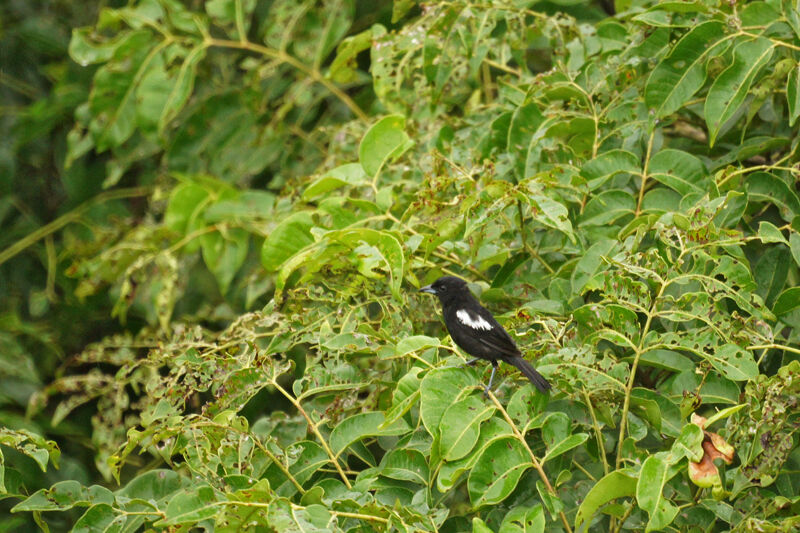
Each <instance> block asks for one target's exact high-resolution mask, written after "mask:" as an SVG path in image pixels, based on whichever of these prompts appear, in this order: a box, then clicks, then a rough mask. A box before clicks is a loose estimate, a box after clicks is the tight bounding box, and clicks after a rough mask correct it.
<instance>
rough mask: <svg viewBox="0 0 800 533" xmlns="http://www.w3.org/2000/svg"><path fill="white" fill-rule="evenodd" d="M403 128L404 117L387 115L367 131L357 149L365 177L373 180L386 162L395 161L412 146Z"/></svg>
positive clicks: (404, 125)
mask: <svg viewBox="0 0 800 533" xmlns="http://www.w3.org/2000/svg"><path fill="white" fill-rule="evenodd" d="M405 128H406V119H405V117H403V116H402V115H389V116H386V117H383V118H382V119H380V120H379V121H378V122H376V123H375V124H373V125H372V126H371V127H370V129H369V130H367V133H365V134H364V138H363V139H361V144H360V145H359V147H358V159H359V161H360V162H361V166H362V167H363V168H364V172H366V174H367V176H370V177H373V178H374V177H375V176H376V175H377V174H378V172H380V170H381V169H382V168H383V167H384V165H386V163H387V162H388V161H390V160H394V159H397V158H398V157H400V156H401V155H403V153H405V152H406V151H407V150H408V149H409V148H411V147H412V146H413V145H414V142H413V141H412V140H411V139H409V137H408V135H407V134H406V132H405Z"/></svg>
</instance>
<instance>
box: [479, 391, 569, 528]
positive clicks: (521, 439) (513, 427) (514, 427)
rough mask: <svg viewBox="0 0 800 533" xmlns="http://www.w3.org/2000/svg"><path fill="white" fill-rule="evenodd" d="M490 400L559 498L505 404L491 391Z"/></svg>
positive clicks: (562, 512)
mask: <svg viewBox="0 0 800 533" xmlns="http://www.w3.org/2000/svg"><path fill="white" fill-rule="evenodd" d="M489 398H491V399H492V402H494V405H495V406H496V407H497V409H498V411H500V413H501V414H502V415H503V418H505V419H506V422H508V425H510V426H511V430H512V431H513V432H514V436H515V437H517V440H519V442H520V443H521V444H522V445H523V446H524V447H525V450H527V452H528V455H529V456H530V458H531V464H533V468H535V469H536V471H537V472H539V477H540V478H541V479H542V481H543V482H544V484H545V486H546V487H547V490H548V491H549V492H550V494H552V495H553V496H555V497H556V498H558V493H557V492H556V490H555V489H554V488H553V485H551V484H550V480H549V479H548V478H547V474H546V473H545V471H544V469H543V468H542V463H540V462H539V459H537V458H536V455H535V454H534V453H533V450H531V447H530V446H528V442H527V441H526V440H525V436H524V435H523V434H522V433H521V432H520V430H519V429H518V428H517V425H516V424H515V423H514V421H513V420H511V417H510V416H508V412H507V411H506V409H505V407H503V404H501V403H500V402H499V401H498V400H497V396H495V395H494V392H492V391H489ZM558 515H559V517H561V523H563V524H564V528H565V529H566V530H567V533H572V528H571V527H570V526H569V522H568V521H567V516H566V515H565V514H564V511H559V512H558Z"/></svg>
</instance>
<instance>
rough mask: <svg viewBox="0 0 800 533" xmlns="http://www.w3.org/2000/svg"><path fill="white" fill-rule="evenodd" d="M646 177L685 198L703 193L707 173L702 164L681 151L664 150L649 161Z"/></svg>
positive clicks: (706, 184)
mask: <svg viewBox="0 0 800 533" xmlns="http://www.w3.org/2000/svg"><path fill="white" fill-rule="evenodd" d="M648 173H649V174H648V175H649V176H650V177H651V178H653V179H655V180H656V181H659V182H661V183H663V184H664V185H666V186H667V187H669V188H671V189H673V190H675V191H676V192H678V193H680V194H681V195H683V196H685V195H687V194H689V193H693V192H704V191H705V190H706V189H707V187H708V183H707V181H708V180H707V177H708V173H707V171H706V167H705V166H704V165H703V162H702V161H700V160H699V159H698V158H697V157H695V156H693V155H692V154H689V153H687V152H683V151H681V150H672V149H665V150H661V151H660V152H658V153H657V154H656V155H654V156H653V157H652V158H651V159H650V165H649V167H648Z"/></svg>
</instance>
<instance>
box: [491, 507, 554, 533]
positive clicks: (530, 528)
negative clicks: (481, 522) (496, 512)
mask: <svg viewBox="0 0 800 533" xmlns="http://www.w3.org/2000/svg"><path fill="white" fill-rule="evenodd" d="M544 526H545V516H544V511H543V510H542V506H541V505H536V506H534V507H514V508H513V509H511V510H510V511H509V512H508V513H506V516H505V517H504V518H503V523H502V524H500V531H499V533H544Z"/></svg>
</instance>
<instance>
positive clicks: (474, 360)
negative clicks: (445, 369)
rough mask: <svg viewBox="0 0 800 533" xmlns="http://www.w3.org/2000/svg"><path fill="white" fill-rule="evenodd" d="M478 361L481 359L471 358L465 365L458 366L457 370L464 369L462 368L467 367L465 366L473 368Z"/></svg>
mask: <svg viewBox="0 0 800 533" xmlns="http://www.w3.org/2000/svg"><path fill="white" fill-rule="evenodd" d="M480 360H481V358H480V357H475V358H473V359H470V360H469V361H467V362H466V363H464V364H462V365H460V367H459V368H464V367H467V366H475V363H477V362H478V361H480Z"/></svg>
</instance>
